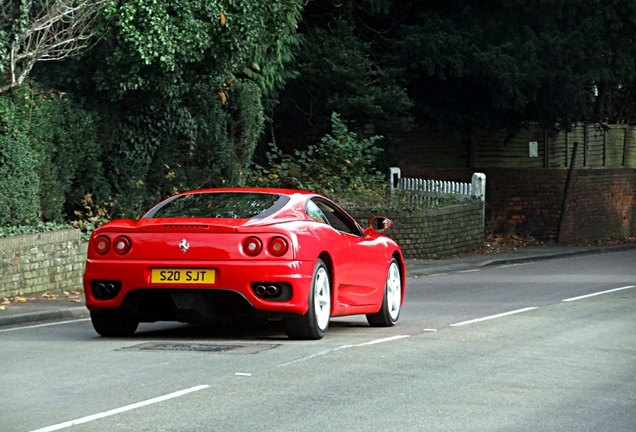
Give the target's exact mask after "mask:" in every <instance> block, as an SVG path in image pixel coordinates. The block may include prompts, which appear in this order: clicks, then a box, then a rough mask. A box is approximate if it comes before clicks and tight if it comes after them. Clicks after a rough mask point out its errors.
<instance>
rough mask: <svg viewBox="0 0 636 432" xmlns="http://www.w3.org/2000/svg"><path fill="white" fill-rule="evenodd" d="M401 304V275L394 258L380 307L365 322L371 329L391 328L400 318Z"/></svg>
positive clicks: (368, 315)
mask: <svg viewBox="0 0 636 432" xmlns="http://www.w3.org/2000/svg"><path fill="white" fill-rule="evenodd" d="M401 304H402V274H401V273H400V266H399V265H398V262H397V260H396V259H395V258H393V259H392V260H391V265H389V271H388V273H387V276H386V284H385V287H384V298H383V299H382V307H381V308H380V311H379V312H378V313H375V314H367V321H368V323H369V325H371V327H391V326H393V325H395V323H396V322H397V320H398V318H399V317H400V306H401Z"/></svg>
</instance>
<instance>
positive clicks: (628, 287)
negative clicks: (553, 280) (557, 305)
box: [562, 285, 636, 302]
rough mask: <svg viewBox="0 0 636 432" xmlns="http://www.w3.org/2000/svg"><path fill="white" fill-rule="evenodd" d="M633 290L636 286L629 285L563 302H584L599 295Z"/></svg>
mask: <svg viewBox="0 0 636 432" xmlns="http://www.w3.org/2000/svg"><path fill="white" fill-rule="evenodd" d="M632 288H636V286H635V285H629V286H624V287H620V288H614V289H611V290H607V291H600V292H595V293H592V294H587V295H582V296H578V297H572V298H568V299H565V300H562V301H564V302H572V301H576V300H583V299H586V298H590V297H596V296H599V295H603V294H609V293H613V292H616V291H624V290H628V289H632Z"/></svg>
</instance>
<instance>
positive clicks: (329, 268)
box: [318, 251, 336, 315]
mask: <svg viewBox="0 0 636 432" xmlns="http://www.w3.org/2000/svg"><path fill="white" fill-rule="evenodd" d="M318 258H319V259H321V260H322V261H323V262H324V263H325V265H326V266H327V271H328V272H329V280H330V281H331V284H330V286H329V290H330V291H331V292H330V294H331V313H332V315H333V309H334V305H335V298H336V293H335V292H334V291H335V289H336V282H335V279H334V278H335V275H334V266H333V259H332V258H331V255H329V252H327V251H322V252H321V253H320V255H318Z"/></svg>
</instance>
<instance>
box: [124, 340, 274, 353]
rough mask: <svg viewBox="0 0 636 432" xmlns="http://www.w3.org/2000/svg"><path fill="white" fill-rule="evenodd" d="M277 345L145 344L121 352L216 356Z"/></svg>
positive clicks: (249, 351) (267, 348)
mask: <svg viewBox="0 0 636 432" xmlns="http://www.w3.org/2000/svg"><path fill="white" fill-rule="evenodd" d="M278 346H280V345H277V344H247V345H233V344H204V343H193V342H187V343H184V342H178V343H177V342H147V343H142V344H139V345H133V346H130V347H126V348H122V349H121V351H186V352H209V353H218V354H256V353H259V352H262V351H267V350H270V349H272V348H276V347H278Z"/></svg>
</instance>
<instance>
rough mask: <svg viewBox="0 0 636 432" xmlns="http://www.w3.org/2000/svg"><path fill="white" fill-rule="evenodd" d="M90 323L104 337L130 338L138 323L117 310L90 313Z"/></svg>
mask: <svg viewBox="0 0 636 432" xmlns="http://www.w3.org/2000/svg"><path fill="white" fill-rule="evenodd" d="M91 322H92V323H93V328H94V329H95V331H96V332H97V333H98V334H99V335H100V336H104V337H125V336H132V335H133V334H134V333H135V331H136V330H137V327H138V326H139V321H138V320H135V319H134V318H131V317H130V316H129V315H127V314H125V313H122V312H121V311H119V310H96V311H91Z"/></svg>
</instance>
